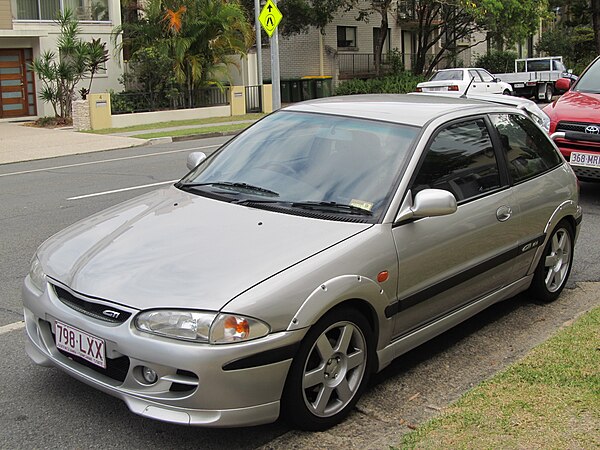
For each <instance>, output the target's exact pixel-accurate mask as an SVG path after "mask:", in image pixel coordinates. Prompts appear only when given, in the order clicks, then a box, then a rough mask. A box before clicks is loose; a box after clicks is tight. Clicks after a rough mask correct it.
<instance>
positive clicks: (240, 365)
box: [223, 342, 300, 371]
mask: <svg viewBox="0 0 600 450" xmlns="http://www.w3.org/2000/svg"><path fill="white" fill-rule="evenodd" d="M299 348H300V342H297V343H295V344H291V345H286V346H284V347H280V348H275V349H273V350H267V351H265V352H262V353H256V354H254V355H250V356H245V357H243V358H240V359H236V360H234V361H230V362H228V363H226V364H224V365H223V370H224V371H229V370H241V369H251V368H252V367H259V366H266V365H268V364H274V363H278V362H283V361H285V360H288V359H293V358H294V355H295V354H296V352H297V351H298V349H299Z"/></svg>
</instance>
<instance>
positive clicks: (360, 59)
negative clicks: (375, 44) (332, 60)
mask: <svg viewBox="0 0 600 450" xmlns="http://www.w3.org/2000/svg"><path fill="white" fill-rule="evenodd" d="M387 56H388V55H387V54H385V53H384V54H382V55H381V64H382V72H384V71H385V70H387V59H388V58H387ZM338 64H339V69H340V78H342V79H343V78H360V77H371V76H374V75H375V54H374V53H339V54H338Z"/></svg>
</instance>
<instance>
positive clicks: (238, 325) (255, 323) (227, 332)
mask: <svg viewBox="0 0 600 450" xmlns="http://www.w3.org/2000/svg"><path fill="white" fill-rule="evenodd" d="M269 331H270V329H269V326H268V325H267V324H266V323H264V322H261V321H260V320H257V319H252V318H250V317H243V316H238V315H236V314H219V316H218V317H217V319H216V320H215V323H213V325H212V327H211V329H210V343H211V344H229V343H232V342H241V341H249V340H251V339H257V338H260V337H263V336H266V335H267V334H269Z"/></svg>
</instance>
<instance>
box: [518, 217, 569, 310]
mask: <svg viewBox="0 0 600 450" xmlns="http://www.w3.org/2000/svg"><path fill="white" fill-rule="evenodd" d="M574 236H575V234H574V232H573V227H572V226H571V224H570V223H569V222H567V221H566V220H562V221H560V222H559V224H558V225H557V226H556V228H555V229H554V231H553V232H552V235H551V236H550V239H549V240H548V243H547V244H546V248H544V253H543V254H542V258H541V259H540V262H539V263H538V266H537V268H536V269H535V273H534V276H533V281H532V282H531V287H530V288H529V292H530V293H531V294H532V295H533V296H534V297H535V298H536V299H538V300H541V301H543V302H546V303H550V302H553V301H554V300H556V299H557V298H558V296H559V295H560V293H561V292H562V290H563V288H564V287H565V284H567V280H568V279H569V274H570V273H571V266H572V265H573V247H574Z"/></svg>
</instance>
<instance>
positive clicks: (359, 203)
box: [350, 198, 373, 211]
mask: <svg viewBox="0 0 600 450" xmlns="http://www.w3.org/2000/svg"><path fill="white" fill-rule="evenodd" d="M350 206H355V207H357V208H360V209H364V210H366V211H371V210H372V209H373V203H371V202H365V201H364V200H356V199H354V198H353V199H352V200H350Z"/></svg>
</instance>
